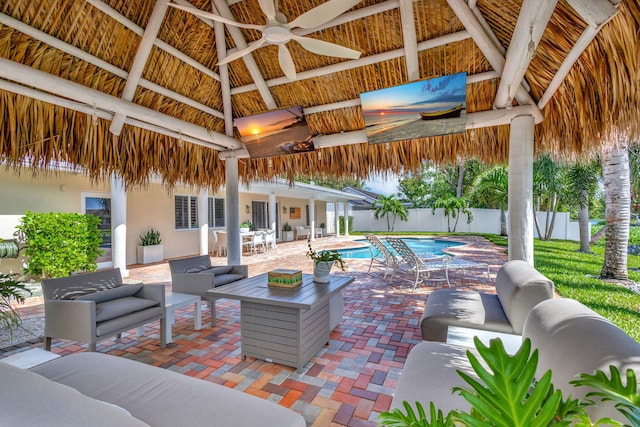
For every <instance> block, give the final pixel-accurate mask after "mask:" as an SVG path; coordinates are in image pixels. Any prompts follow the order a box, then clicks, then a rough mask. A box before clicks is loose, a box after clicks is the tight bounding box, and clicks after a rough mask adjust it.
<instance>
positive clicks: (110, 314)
mask: <svg viewBox="0 0 640 427" xmlns="http://www.w3.org/2000/svg"><path fill="white" fill-rule="evenodd" d="M155 305H158V301H154V300H151V299H146V298H136V297H125V298H118V299H114V300H109V301H105V302H101V303H99V304H96V322H104V321H105V320H111V319H115V318H116V317H122V316H125V315H127V314H129V313H134V312H136V311H140V310H144V309H145V308H149V307H153V306H155Z"/></svg>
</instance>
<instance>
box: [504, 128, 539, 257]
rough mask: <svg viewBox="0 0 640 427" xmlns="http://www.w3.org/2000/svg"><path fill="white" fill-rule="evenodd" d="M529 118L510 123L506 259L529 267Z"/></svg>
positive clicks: (530, 211) (530, 129) (531, 237)
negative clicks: (525, 263) (520, 262)
mask: <svg viewBox="0 0 640 427" xmlns="http://www.w3.org/2000/svg"><path fill="white" fill-rule="evenodd" d="M533 131H534V119H533V116H520V117H515V118H514V119H513V120H511V133H510V137H509V259H510V260H512V259H520V260H523V261H526V262H527V263H529V264H531V265H533Z"/></svg>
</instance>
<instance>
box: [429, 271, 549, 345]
mask: <svg viewBox="0 0 640 427" xmlns="http://www.w3.org/2000/svg"><path fill="white" fill-rule="evenodd" d="M495 286H496V293H495V294H491V293H484V292H476V291H470V290H458V289H438V290H436V291H433V292H432V293H431V294H429V296H428V297H427V304H426V306H425V309H424V314H423V315H422V319H421V321H420V328H421V332H422V339H423V340H425V341H442V342H444V341H446V340H447V333H448V329H449V326H460V327H465V328H473V329H482V330H486V331H495V332H504V333H507V334H516V335H521V334H522V328H523V327H524V321H525V319H526V317H527V316H528V315H529V312H530V311H531V310H532V309H533V307H535V306H536V305H537V304H538V303H540V302H542V301H544V300H546V299H550V298H553V296H554V286H553V282H552V281H551V280H549V279H548V278H547V277H545V276H544V275H542V274H541V273H540V272H539V271H538V270H536V269H535V268H533V267H532V266H531V265H529V264H528V263H526V262H525V261H521V260H512V261H509V262H507V263H506V264H504V265H503V266H502V267H501V268H500V270H498V274H497V275H496V285H495Z"/></svg>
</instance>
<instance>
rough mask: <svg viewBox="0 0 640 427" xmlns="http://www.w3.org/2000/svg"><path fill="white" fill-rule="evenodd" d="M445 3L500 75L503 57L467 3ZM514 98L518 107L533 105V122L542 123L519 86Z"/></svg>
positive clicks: (462, 1)
mask: <svg viewBox="0 0 640 427" xmlns="http://www.w3.org/2000/svg"><path fill="white" fill-rule="evenodd" d="M447 3H448V4H449V6H450V7H451V9H452V10H453V12H454V13H455V14H456V16H457V17H458V19H460V22H462V25H464V27H465V28H466V29H467V31H468V32H469V34H471V37H472V38H473V40H474V41H475V43H476V44H477V45H478V48H480V50H481V51H482V53H483V54H484V56H485V57H486V58H487V61H489V63H490V64H491V66H492V67H493V69H494V70H495V71H497V72H498V73H500V74H501V75H502V72H503V71H504V63H505V59H504V56H503V55H502V54H501V53H500V51H499V50H498V48H496V47H495V45H494V44H493V42H492V41H491V38H490V37H489V36H488V35H487V33H486V32H485V30H484V28H483V27H482V25H481V24H480V22H478V20H477V19H476V17H475V15H474V14H473V12H472V11H471V9H469V7H468V6H467V3H465V1H464V0H447ZM514 96H515V98H516V99H517V100H518V104H520V105H533V106H534V107H535V108H534V109H533V112H534V119H535V122H536V123H540V122H542V119H543V116H542V112H541V111H540V110H539V109H538V107H537V105H536V104H535V102H534V101H533V99H532V98H531V96H530V95H529V93H528V92H527V91H526V90H525V89H524V87H523V86H522V85H521V84H519V85H518V86H517V88H516V92H515V95H514Z"/></svg>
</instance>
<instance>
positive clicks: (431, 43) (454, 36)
mask: <svg viewBox="0 0 640 427" xmlns="http://www.w3.org/2000/svg"><path fill="white" fill-rule="evenodd" d="M469 37H470V35H469V33H468V32H466V31H458V32H456V33H451V34H447V35H444V36H441V37H436V38H435V39H431V40H425V41H423V42H420V43H418V51H423V50H427V49H432V48H434V47H438V46H443V45H445V44H447V43H455V42H459V41H462V40H466V39H468V38H469ZM403 55H404V49H395V50H390V51H388V52H383V53H379V54H377V55H370V56H366V57H364V58H360V59H351V60H348V61H344V62H340V63H338V64H333V65H328V66H326V67H322V68H316V69H314V70H308V71H303V72H302V73H298V80H304V79H311V78H314V77H321V76H325V75H327V74H331V73H337V72H340V71H345V70H351V69H353V68H358V67H363V66H365V65H371V64H377V63H379V62H383V61H388V60H390V59H395V58H400V57H401V56H403ZM286 83H290V82H289V80H288V79H287V78H286V77H278V78H276V79H271V80H267V85H268V86H269V87H271V86H277V85H281V84H286ZM252 90H256V87H255V85H252V84H251V85H246V86H238V87H236V88H233V89H231V95H237V94H239V93H245V92H250V91H252Z"/></svg>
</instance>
